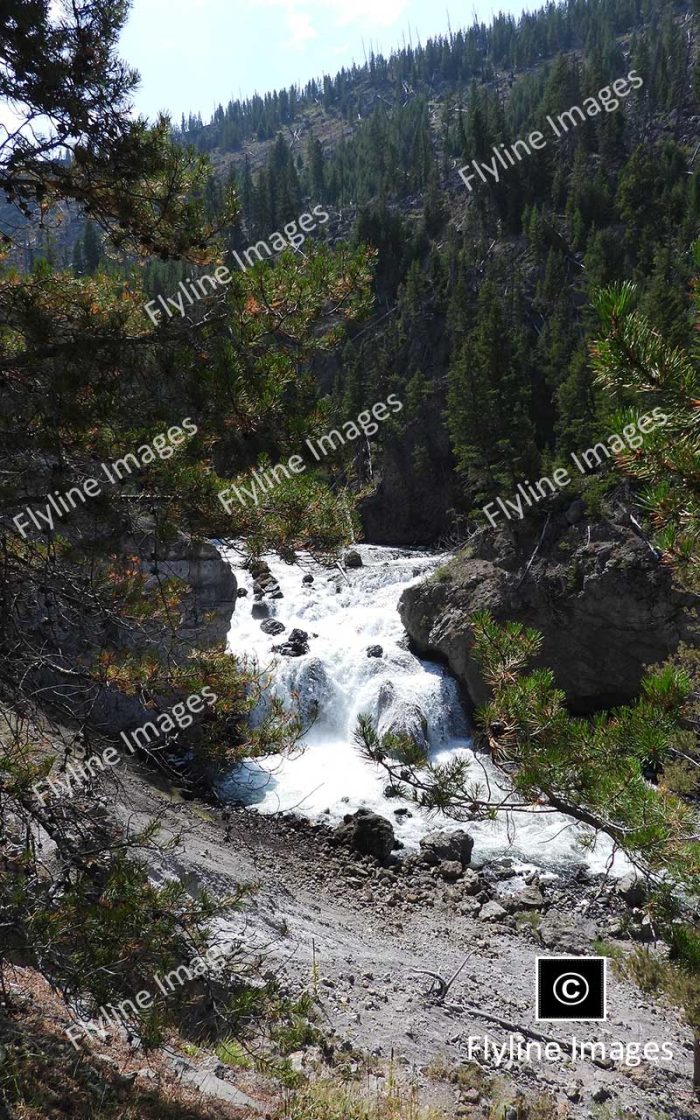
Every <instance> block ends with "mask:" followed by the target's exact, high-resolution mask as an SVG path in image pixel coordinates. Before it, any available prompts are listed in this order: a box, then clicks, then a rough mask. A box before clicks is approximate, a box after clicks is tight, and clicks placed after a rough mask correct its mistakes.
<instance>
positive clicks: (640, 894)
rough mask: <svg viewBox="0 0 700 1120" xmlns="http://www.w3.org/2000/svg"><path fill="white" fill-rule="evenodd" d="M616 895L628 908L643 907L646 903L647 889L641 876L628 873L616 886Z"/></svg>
mask: <svg viewBox="0 0 700 1120" xmlns="http://www.w3.org/2000/svg"><path fill="white" fill-rule="evenodd" d="M617 893H618V894H619V895H620V897H621V898H624V900H625V902H626V903H627V905H628V906H643V905H644V903H645V902H646V897H647V888H646V884H645V882H644V879H643V878H642V877H641V875H637V873H636V872H635V871H630V872H629V873H628V874H627V875H625V876H624V877H623V878H622V879H620V881H619V883H618V884H617Z"/></svg>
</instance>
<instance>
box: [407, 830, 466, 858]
mask: <svg viewBox="0 0 700 1120" xmlns="http://www.w3.org/2000/svg"><path fill="white" fill-rule="evenodd" d="M473 847H474V840H473V839H472V837H471V836H470V835H469V833H468V832H464V831H463V830H462V829H458V830H457V831H456V832H429V833H428V835H427V836H424V837H423V838H422V840H421V841H420V848H421V859H422V862H423V863H427V864H428V865H429V866H432V867H436V866H437V865H438V864H439V863H442V861H443V860H457V861H458V862H459V863H460V864H461V866H462V867H468V865H469V861H470V859H471V855H472V849H473Z"/></svg>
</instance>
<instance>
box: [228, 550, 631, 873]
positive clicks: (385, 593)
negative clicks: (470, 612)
mask: <svg viewBox="0 0 700 1120" xmlns="http://www.w3.org/2000/svg"><path fill="white" fill-rule="evenodd" d="M357 551H358V552H359V553H360V555H361V557H362V560H363V566H362V567H361V568H356V569H351V570H349V571H348V572H347V573H346V576H347V579H346V578H344V577H343V575H342V574H341V572H340V570H338V569H335V570H332V569H331V570H329V569H326V568H322V567H320V566H319V565H318V564H316V563H315V562H314V561H313V560H312V559H311V558H310V557H308V556H303V555H302V556H301V557H300V558H299V559H300V563H299V565H292V564H287V563H285V562H283V561H281V560H280V559H278V558H276V557H274V556H267V557H265V559H266V561H267V563H268V564H269V567H270V569H271V572H272V574H273V576H274V577H275V579H276V580H277V581H278V583H279V586H280V589H281V591H282V593H283V597H282V598H280V599H277V600H273V601H270V600H269V599H268V598H267V597H265V600H264V602H265V604H268V605H269V613H268V616H267V617H268V618H274V619H275V620H277V621H279V622H280V623H283V624H284V626H285V630H284V632H282V633H279V634H277V635H274V636H273V635H271V634H268V633H265V632H264V631H263V630H262V629H261V623H262V622H264V621H265V619H264V618H261V617H253V613H252V608H253V604H254V599H253V579H252V576H251V574H250V573H249V572H248V571H247V570H246V569H245V568H244V567H243V566H242V561H241V558H240V556H239V555H238V554H237V553H236V552H234V551H233V550H229V551H225V555H226V557H227V559H228V560H229V562H230V563H231V565H232V567H233V568H234V569H235V573H236V577H237V579H238V582H239V587H244V588H246V589H247V590H248V595H247V596H246V597H242V598H239V599H238V601H237V604H236V610H235V612H234V616H233V621H232V625H231V630H230V634H229V646H230V649H231V651H232V652H233V653H235V654H238V655H243V654H246V655H248V656H253V657H255V658H256V659H257V661H258V664H259V666H260V667H261V668H263V669H269V670H270V675H271V678H272V682H273V684H272V687H273V688H274V690H275V691H276V692H277V693H278V694H279V695H281V696H283V697H285V698H287V699H289V698H290V697H291V695H292V693H297V694H298V696H299V703H300V706H301V709H302V712H303V713H304V714H305V716H306V717H307V718H309V720H310V719H311V717H313V715H314V714H316V713H317V714H316V718H315V721H314V722H313V726H312V727H311V730H310V731H309V732H308V734H307V735H306V736H305V738H304V740H303V744H302V745H303V749H302V750H301V751H300V752H299V754H298V755H296V756H295V757H293V758H291V759H280V758H272V759H270V758H268V759H265V760H263V761H262V762H260V763H248V764H246V765H244V766H240V767H238V768H237V769H236V771H235V772H234V773H233V774H231V775H230V776H229V778H228V779H227V780H226V781H225V782H224V783H223V785H222V787H221V790H220V792H221V793H222V795H223V796H225V797H228V798H231V799H233V798H236V799H238V800H241V801H244V802H245V803H247V804H249V805H251V806H255V807H256V808H257V809H258V810H259V811H260V812H263V813H275V812H279V811H284V810H294V811H295V812H298V813H301V814H304V815H306V816H309V817H312V818H314V819H319V820H326V821H328V822H329V823H335V822H337V821H339V820H342V817H343V815H344V814H346V813H349V812H354V811H355V810H356V809H358V808H360V807H365V808H369V809H373V810H375V811H376V812H378V813H381V814H382V815H383V816H385V817H388V818H389V819H390V820H391V821H392V823H393V825H394V829H395V832H396V836H397V838H398V839H399V840H401V842H402V843H403V845H404V847H405V848H406V849H408V850H410V849H412V848H415V847H417V845H418V841H419V840H420V837H421V836H423V835H424V834H425V833H426V832H428V831H430V830H431V829H436V828H441V829H442V828H448V829H452V828H458V827H464V828H466V829H468V831H469V832H470V833H471V835H472V836H474V838H475V844H474V856H473V861H474V863H475V864H479V863H481V862H482V861H483V860H484V859H492V858H494V857H496V856H505V855H510V856H512V857H514V858H515V859H516V860H518V861H519V862H525V863H527V864H528V865H536V866H539V867H541V868H551V869H552V870H554V869H555V868H557V867H561V866H562V865H565V864H571V863H581V862H582V861H583V860H584V859H585V862H587V863H588V864H589V865H590V866H591V867H592V868H593V869H594V870H603V869H604V867H605V864H606V861H607V858H608V856H609V854H610V848H609V846H608V845H607V844H604V843H602V842H601V843H599V844H598V846H597V847H596V850H595V851H594V852H587V853H586V854H585V856H584V854H583V853H582V851H581V849H580V847H579V846H578V844H577V842H576V836H577V829H576V828H575V826H574V825H573V824H572V823H571V822H570V821H568V820H567V819H566V818H564V817H562V816H559V815H555V814H547V815H535V814H528V815H524V814H522V813H519V814H515V816H514V818H511V820H510V821H506V820H505V819H499V820H498V821H494V822H491V821H470V822H468V824H465V825H457V824H454V823H453V822H450V821H446V820H445V819H444V818H441V817H436V816H432V817H429V816H427V815H426V814H425V813H423V812H422V811H421V810H420V809H417V808H416V807H415V806H413V805H410V804H409V805H408V809H409V815H408V816H406V815H403V814H400V815H397V814H396V813H395V810H396V809H397V808H400V807H401V805H402V802H400V801H397V800H395V799H393V798H392V799H388V798H386V797H385V796H384V788H385V787H386V785H387V778H386V775H384V774H383V772H382V773H380V772H379V771H378V769H377V768H375V767H373V766H371V765H369V764H368V763H367V762H365V761H364V760H363V759H362V758H361V756H360V754H359V751H358V749H357V747H356V746H355V744H354V741H353V732H354V730H355V726H356V723H357V716H358V715H359V714H360V713H361V712H367V713H369V714H370V715H372V716H373V717H374V718H375V719H376V720H377V721H378V728H379V731H380V732H385V731H388V730H390V729H391V730H394V729H395V730H407V731H410V732H412V733H413V734H415V735H417V736H418V737H421V736H424V737H425V741H426V742H427V746H428V748H429V749H430V752H431V754H432V755H433V756H434V757H436V758H437V759H444V758H446V757H448V756H449V755H450V754H452V753H454V752H456V751H469V750H470V740H469V732H468V727H467V722H466V719H465V715H464V711H463V708H462V705H461V703H460V698H459V692H458V686H457V684H456V683H455V681H454V680H453V679H452V678H451V677H450V676H449V674H448V673H447V671H446V670H445V669H444V668H443V667H442V666H441V665H437V664H435V663H433V662H430V661H423V660H421V659H419V658H417V657H415V656H414V655H413V654H412V653H411V652H410V651H409V650H408V641H407V636H406V633H405V631H404V628H403V626H402V624H401V620H400V618H399V614H398V611H397V604H398V601H399V598H400V596H401V593H402V591H403V590H404V588H406V587H409V586H410V585H411V584H412V583H414V582H417V581H418V580H421V579H425V578H426V577H427V576H428V575H429V574H430V573H431V572H432V571H434V570H435V569H436V568H437V567H439V566H440V564H442V563H444V562H445V561H446V560H447V559H448V557H446V556H436V555H434V554H427V553H423V552H419V551H413V550H411V551H408V550H400V549H394V548H380V547H377V546H374V545H360V546H358V547H357ZM305 574H311V575H312V576H313V583H306V584H305V583H304V582H303V577H304V575H305ZM261 609H262V610H267V609H268V607H267V606H266V607H263V608H258V610H257V611H256V613H260V610H261ZM295 628H298V629H301V630H304V631H306V632H307V634H308V635H309V639H308V644H309V652H308V653H306V654H304V655H303V656H301V657H285V656H281V655H279V654H275V653H274V652H273V649H272V647H273V646H274V645H279V644H280V643H282V642H285V641H286V640H287V639H288V638H289V634H290V632H291V631H292V630H293V629H295ZM372 646H381V656H369V655H368V652H367V651H368V648H369V647H372ZM374 652H375V653H376V652H377V651H376V650H375V651H374ZM478 758H479V761H478V762H477V761H474V762H473V763H472V770H473V777H474V780H477V781H482V782H483V770H482V768H481V767H482V765H483V766H485V767H486V768H487V769H488V770H489V772H490V774H491V775H493V770H492V768H490V764H489V761H488V759H484V757H483V756H482V755H479V756H478ZM623 870H624V869H623V867H622V864H621V862H620V861H618V865H617V866H616V868H615V871H616V873H618V874H621V873H623Z"/></svg>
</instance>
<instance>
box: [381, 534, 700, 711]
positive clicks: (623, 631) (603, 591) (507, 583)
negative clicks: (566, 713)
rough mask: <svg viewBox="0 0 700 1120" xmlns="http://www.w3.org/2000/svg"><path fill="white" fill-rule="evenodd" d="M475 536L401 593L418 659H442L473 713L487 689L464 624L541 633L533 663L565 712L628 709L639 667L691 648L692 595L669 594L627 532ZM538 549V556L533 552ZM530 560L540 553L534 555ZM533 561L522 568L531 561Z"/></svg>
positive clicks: (659, 569)
mask: <svg viewBox="0 0 700 1120" xmlns="http://www.w3.org/2000/svg"><path fill="white" fill-rule="evenodd" d="M541 533H542V523H541V522H536V521H534V519H533V518H530V520H529V521H527V520H526V521H523V522H516V523H514V525H513V526H510V525H509V526H508V530H507V531H506V532H504V531H502V532H500V533H499V532H496V531H495V530H482V531H479V532H478V533H477V534H476V535H475V536H474V537H473V538H472V540H471V541H470V543H469V545H468V546H467V548H466V549H464V550H463V551H462V552H460V553H459V554H458V555H457V556H456V557H455V558H454V560H452V561H451V562H450V563H449V564H447V565H446V567H444V568H442V569H440V571H439V572H437V573H435V575H434V576H433V577H431V579H430V580H428V581H427V582H425V583H423V584H419V585H416V586H414V587H410V588H408V589H407V590H406V591H404V593H403V595H402V597H401V601H400V604H399V612H400V614H401V618H402V620H403V623H404V626H405V627H406V629H407V631H408V633H409V635H410V637H411V639H412V640H413V643H414V645H415V646H416V647H417V649H418V652H419V653H421V654H423V655H430V656H436V655H437V656H441V657H442V658H444V659H445V660H446V661H447V662H448V664H449V666H450V668H451V669H452V672H453V673H454V674H455V676H456V677H457V678H458V679H459V680H460V681H461V682H462V684H463V685H464V686H465V688H466V691H467V693H468V696H469V698H470V700H471V702H472V703H473V704H474V705H479V704H483V703H484V702H485V701H486V699H487V695H488V694H487V690H486V686H485V684H484V681H483V678H482V676H481V672H480V669H479V667H478V665H477V664H476V662H475V660H474V659H473V657H472V655H471V652H470V639H471V630H470V626H469V619H470V616H471V615H472V614H473V613H474V612H475V611H479V610H488V611H490V612H491V614H492V615H493V616H494V617H495V618H496V619H498V620H514V621H518V622H522V623H524V624H525V625H527V626H532V627H534V628H535V629H537V630H539V631H540V632H541V633H542V634H543V646H542V651H541V654H540V657H539V660H538V662H537V664H539V665H546V666H549V667H551V668H552V669H553V670H554V675H555V680H556V684H557V686H558V687H560V688H562V689H563V690H564V691H565V693H566V696H567V700H568V703H569V704H570V705H571V707H572V708H573V709H574V710H577V711H581V712H588V711H592V710H595V709H596V708H601V707H611V706H613V705H615V704H622V703H627V702H629V701H630V700H631V699H632V698H633V697H634V696H635V695H636V693H637V690H638V688H639V683H640V679H641V677H642V675H643V672H644V667H645V666H647V665H652V664H655V663H657V662H660V661H663V660H664V659H665V658H666V657H668V656H669V655H670V654H671V653H672V652H673V651H674V650H675V649H676V648H677V646H678V644H679V642H681V641H687V642H688V643H697V641H698V637H700V623H698V621H697V620H695V621H694V620H693V619H692V618H691V611H692V610H693V608H697V607H698V606H699V605H700V596H697V595H692V594H690V593H686V592H683V591H681V590H678V589H676V588H675V587H673V586H672V583H671V574H670V572H669V570H668V569H667V568H666V567H664V566H663V565H661V564H660V563H659V561H658V560H657V559H656V557H655V556H654V554H653V553H652V551H651V549H650V547H649V546H648V544H647V543H646V542H645V541H643V540H641V539H640V538H639V536H637V535H636V533H635V531H634V530H633V528H632V527H631V525H625V524H624V523H623V522H622V521H621V522H619V523H613V522H610V521H607V522H602V523H600V524H596V525H590V526H589V525H588V524H587V523H586V521H585V520H583V521H578V522H577V523H576V524H570V523H569V520H567V517H566V515H561V516H559V517H558V518H552V520H551V522H550V524H549V525H548V526H547V529H546V531H545V534H544V537H543V538H542V540H541V542H540V536H541ZM538 546H539V547H538ZM536 550H537V551H536ZM533 553H535V559H534V560H533V562H532V564H531V565H530V566H529V568H528V567H527V565H528V562H529V560H530V558H531V557H532V556H533Z"/></svg>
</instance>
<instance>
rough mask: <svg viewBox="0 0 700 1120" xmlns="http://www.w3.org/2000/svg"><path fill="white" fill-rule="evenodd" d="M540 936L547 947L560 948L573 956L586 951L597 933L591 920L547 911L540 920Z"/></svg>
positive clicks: (583, 953)
mask: <svg viewBox="0 0 700 1120" xmlns="http://www.w3.org/2000/svg"><path fill="white" fill-rule="evenodd" d="M539 932H540V938H541V940H542V943H543V945H545V946H546V947H547V948H548V949H561V950H562V952H564V953H571V954H573V955H574V956H580V955H584V956H585V954H586V953H587V952H588V950H589V949H590V947H591V942H593V941H594V940H595V938H596V935H597V930H596V927H595V925H594V923H593V922H591V921H588V919H586V918H572V917H570V916H569V915H568V914H557V913H554V912H553V911H551V910H550V911H549V913H548V914H545V916H544V917H543V919H542V921H541V922H540V931H539Z"/></svg>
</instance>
